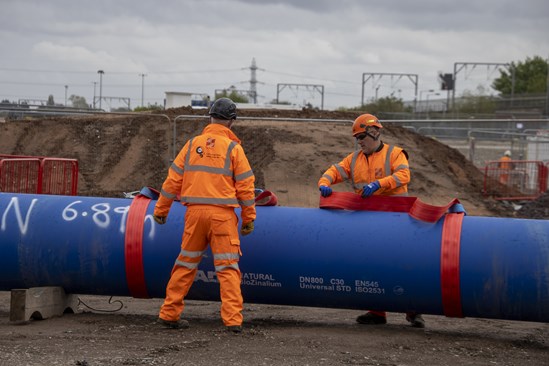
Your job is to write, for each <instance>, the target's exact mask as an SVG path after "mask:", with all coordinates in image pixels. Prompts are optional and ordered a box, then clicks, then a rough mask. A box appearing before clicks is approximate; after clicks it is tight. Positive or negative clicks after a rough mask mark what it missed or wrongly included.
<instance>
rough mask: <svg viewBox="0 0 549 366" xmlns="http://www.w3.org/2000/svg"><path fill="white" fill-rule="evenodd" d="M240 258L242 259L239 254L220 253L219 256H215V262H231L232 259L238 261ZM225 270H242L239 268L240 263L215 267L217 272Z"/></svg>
mask: <svg viewBox="0 0 549 366" xmlns="http://www.w3.org/2000/svg"><path fill="white" fill-rule="evenodd" d="M239 258H240V254H238V253H218V254H214V261H215V260H231V259H236V260H238V259H239ZM225 268H233V269H236V270H240V268H239V267H238V263H233V264H226V265H221V266H215V271H216V272H219V271H222V270H224V269H225Z"/></svg>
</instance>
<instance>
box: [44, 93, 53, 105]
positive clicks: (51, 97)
mask: <svg viewBox="0 0 549 366" xmlns="http://www.w3.org/2000/svg"><path fill="white" fill-rule="evenodd" d="M46 105H50V106H54V105H55V100H54V99H53V95H51V94H50V95H49V96H48V101H47V102H46Z"/></svg>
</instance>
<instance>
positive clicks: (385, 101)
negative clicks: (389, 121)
mask: <svg viewBox="0 0 549 366" xmlns="http://www.w3.org/2000/svg"><path fill="white" fill-rule="evenodd" d="M340 110H341V109H340ZM348 110H349V111H368V113H371V114H374V115H377V114H379V113H381V112H385V113H390V112H392V113H399V112H408V113H410V112H412V111H413V108H412V107H406V106H405V105H404V101H403V100H402V99H401V98H397V97H395V96H393V95H390V96H388V97H381V98H378V99H377V100H375V101H373V102H370V103H367V104H363V105H361V106H360V107H354V108H349V109H348Z"/></svg>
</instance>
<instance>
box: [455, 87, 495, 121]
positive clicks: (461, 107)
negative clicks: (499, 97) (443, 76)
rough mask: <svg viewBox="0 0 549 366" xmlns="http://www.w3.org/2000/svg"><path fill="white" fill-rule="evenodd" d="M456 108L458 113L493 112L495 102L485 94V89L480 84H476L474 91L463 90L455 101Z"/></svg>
mask: <svg viewBox="0 0 549 366" xmlns="http://www.w3.org/2000/svg"><path fill="white" fill-rule="evenodd" d="M456 109H457V110H458V111H459V112H460V113H472V114H477V113H494V111H495V109H496V104H495V102H494V99H493V98H492V97H490V96H488V95H486V91H485V90H484V88H483V87H482V86H478V87H477V90H476V93H473V92H471V91H469V90H465V91H464V92H463V94H462V96H461V98H459V100H458V101H456Z"/></svg>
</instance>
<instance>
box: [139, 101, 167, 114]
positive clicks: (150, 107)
mask: <svg viewBox="0 0 549 366" xmlns="http://www.w3.org/2000/svg"><path fill="white" fill-rule="evenodd" d="M163 109H164V107H162V106H161V105H159V104H158V103H154V104H149V105H148V106H146V107H144V106H139V107H135V108H134V109H133V111H134V112H150V111H157V112H158V111H161V110H163Z"/></svg>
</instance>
